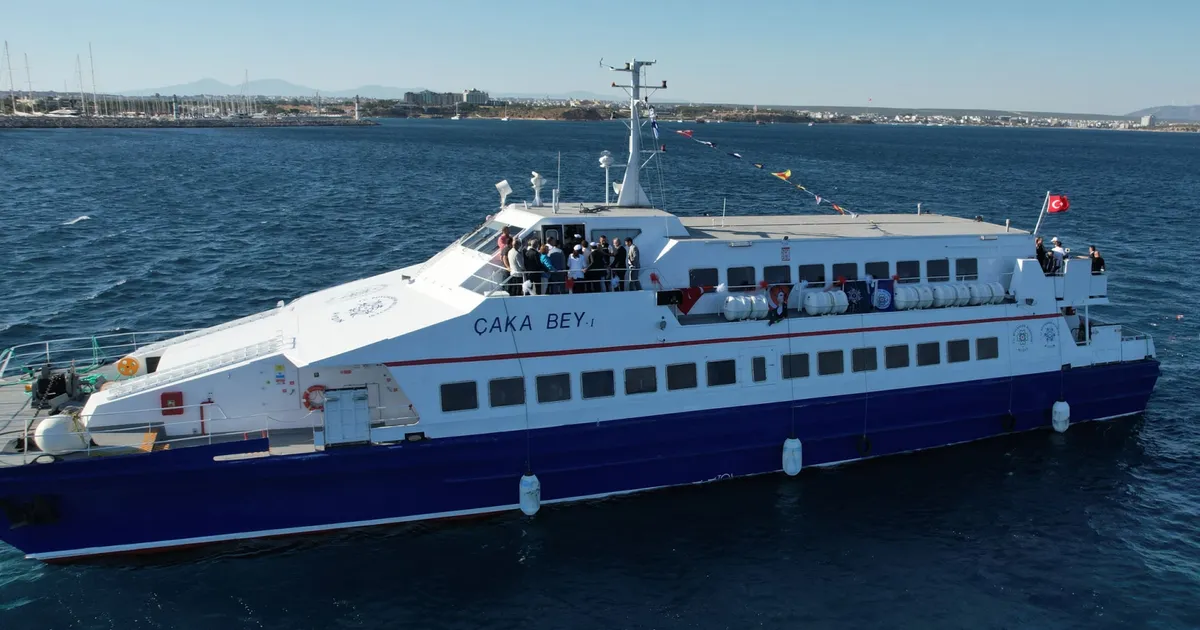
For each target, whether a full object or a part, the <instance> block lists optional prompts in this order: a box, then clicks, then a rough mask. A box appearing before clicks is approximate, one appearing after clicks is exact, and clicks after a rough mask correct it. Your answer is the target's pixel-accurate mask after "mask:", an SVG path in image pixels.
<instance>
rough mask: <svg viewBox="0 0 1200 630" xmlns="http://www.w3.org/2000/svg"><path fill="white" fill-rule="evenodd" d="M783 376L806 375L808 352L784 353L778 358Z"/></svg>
mask: <svg viewBox="0 0 1200 630" xmlns="http://www.w3.org/2000/svg"><path fill="white" fill-rule="evenodd" d="M779 359H780V360H779V364H780V366H781V369H782V372H781V374H782V375H783V378H804V377H806V376H808V371H809V367H808V353H807V352H801V353H799V354H785V355H783V356H782V357H780V358H779Z"/></svg>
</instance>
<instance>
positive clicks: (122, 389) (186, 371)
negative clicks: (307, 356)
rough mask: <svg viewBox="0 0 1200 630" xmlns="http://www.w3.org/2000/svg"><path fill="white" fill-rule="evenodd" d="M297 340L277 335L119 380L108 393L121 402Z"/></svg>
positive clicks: (268, 351) (260, 354) (111, 398)
mask: <svg viewBox="0 0 1200 630" xmlns="http://www.w3.org/2000/svg"><path fill="white" fill-rule="evenodd" d="M295 344H296V338H295V337H284V336H283V334H282V333H279V334H276V335H275V336H274V337H272V338H271V339H268V340H266V341H261V342H259V343H254V344H250V345H247V346H242V347H241V348H236V349H234V350H230V351H228V352H224V353H222V354H218V355H216V356H213V357H206V358H204V359H198V360H196V361H192V362H190V363H184V364H183V365H179V366H176V367H173V368H170V369H166V370H160V371H158V372H155V373H153V374H146V375H143V376H139V377H136V378H132V379H130V380H127V381H120V382H118V383H117V384H115V385H113V386H112V387H109V388H108V389H106V390H105V391H106V392H108V395H109V400H118V399H121V398H125V397H127V396H130V395H133V394H136V393H138V392H143V391H146V390H147V389H153V388H155V387H161V386H163V385H167V384H170V383H175V382H178V381H182V380H184V379H186V378H189V377H191V376H195V375H197V374H202V373H205V372H211V371H213V370H218V369H220V368H223V367H228V366H230V365H234V364H237V363H242V362H243V361H250V360H252V359H257V358H260V357H264V356H267V355H270V354H274V353H276V352H278V351H280V350H283V349H285V348H292V347H295Z"/></svg>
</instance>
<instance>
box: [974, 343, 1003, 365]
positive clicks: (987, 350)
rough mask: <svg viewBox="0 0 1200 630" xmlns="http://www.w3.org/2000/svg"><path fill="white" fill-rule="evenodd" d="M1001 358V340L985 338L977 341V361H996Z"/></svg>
mask: <svg viewBox="0 0 1200 630" xmlns="http://www.w3.org/2000/svg"><path fill="white" fill-rule="evenodd" d="M999 357H1000V340H999V339H997V338H995V337H983V338H982V339H976V340H975V359H976V360H979V361H983V360H984V359H996V358H999Z"/></svg>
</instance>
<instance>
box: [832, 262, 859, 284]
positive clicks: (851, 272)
mask: <svg viewBox="0 0 1200 630" xmlns="http://www.w3.org/2000/svg"><path fill="white" fill-rule="evenodd" d="M833 277H834V278H835V279H836V278H840V279H842V280H858V263H837V264H835V265H834V266H833Z"/></svg>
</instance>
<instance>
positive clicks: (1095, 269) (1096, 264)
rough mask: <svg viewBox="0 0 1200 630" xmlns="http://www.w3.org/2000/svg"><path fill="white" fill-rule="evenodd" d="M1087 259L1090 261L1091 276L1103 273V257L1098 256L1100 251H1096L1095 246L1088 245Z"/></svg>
mask: <svg viewBox="0 0 1200 630" xmlns="http://www.w3.org/2000/svg"><path fill="white" fill-rule="evenodd" d="M1088 257H1089V258H1091V259H1092V275H1094V276H1098V275H1100V274H1102V273H1104V257H1103V256H1101V255H1100V250H1098V249H1096V246H1095V245H1088Z"/></svg>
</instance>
